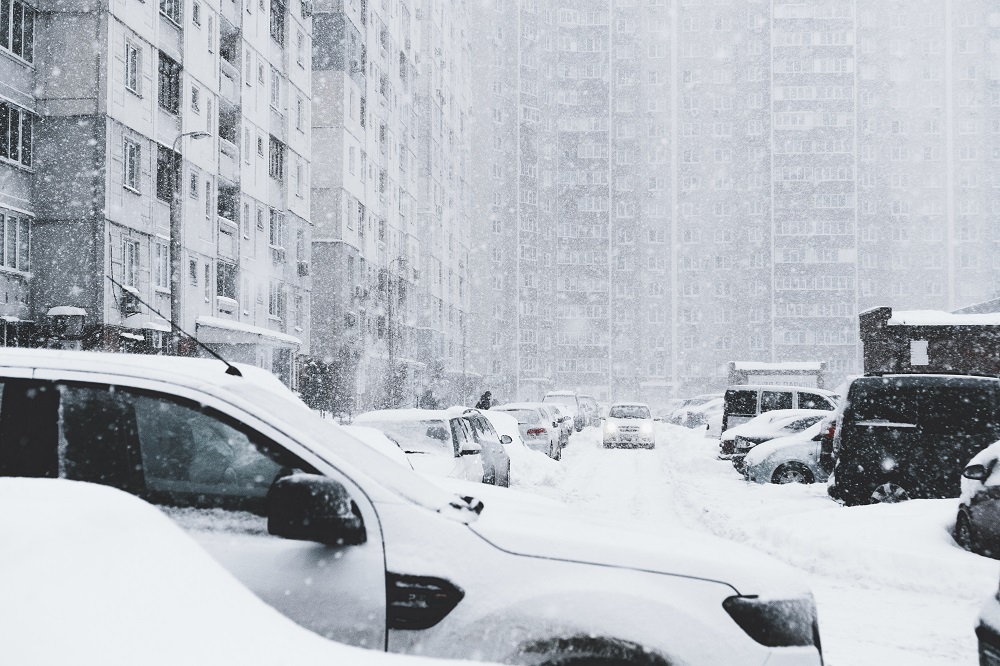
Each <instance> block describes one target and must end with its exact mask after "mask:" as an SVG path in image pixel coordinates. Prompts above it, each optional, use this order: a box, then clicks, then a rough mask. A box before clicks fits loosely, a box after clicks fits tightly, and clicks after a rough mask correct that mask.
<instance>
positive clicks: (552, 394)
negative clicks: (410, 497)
mask: <svg viewBox="0 0 1000 666" xmlns="http://www.w3.org/2000/svg"><path fill="white" fill-rule="evenodd" d="M542 402H544V403H546V404H552V403H555V404H557V405H562V406H563V407H565V408H566V409H567V410H569V413H570V415H571V416H572V417H573V427H574V428H575V429H576V431H577V432H580V431H581V430H583V428H584V426H585V425H587V414H586V409H587V408H586V407H585V406H583V407H581V405H580V400H579V398H578V397H577V395H576V393H574V392H573V391H549V392H548V393H546V394H545V397H543V398H542Z"/></svg>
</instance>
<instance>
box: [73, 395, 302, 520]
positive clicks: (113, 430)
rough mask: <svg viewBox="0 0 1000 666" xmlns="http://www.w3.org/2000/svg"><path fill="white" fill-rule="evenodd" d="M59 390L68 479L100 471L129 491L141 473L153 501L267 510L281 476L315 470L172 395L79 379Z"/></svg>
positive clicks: (220, 416)
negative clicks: (102, 384) (273, 488)
mask: <svg viewBox="0 0 1000 666" xmlns="http://www.w3.org/2000/svg"><path fill="white" fill-rule="evenodd" d="M59 393H60V403H61V410H60V416H61V418H60V426H61V432H60V439H61V447H60V450H61V451H62V452H63V456H62V457H63V460H62V461H61V464H62V465H63V466H64V468H65V472H66V474H65V475H66V477H67V478H93V477H94V476H95V475H102V474H103V475H104V479H103V481H101V482H104V483H108V484H109V485H115V486H117V487H123V488H126V489H127V488H128V487H131V488H136V486H137V484H138V483H139V481H138V480H137V477H139V476H141V486H142V487H141V490H140V492H139V493H138V494H140V495H142V496H143V497H144V498H146V499H147V500H149V501H151V502H154V503H158V504H165V505H169V506H180V507H196V508H222V509H232V510H241V511H250V512H252V513H256V514H258V515H265V513H266V502H265V500H266V497H267V493H268V491H269V490H270V488H271V486H272V484H273V483H274V482H275V481H276V480H277V479H279V478H282V477H284V476H288V475H290V474H293V473H295V472H301V471H309V472H312V473H315V470H314V469H312V468H311V467H310V466H309V465H307V464H306V463H304V462H303V461H301V460H300V459H298V458H297V457H296V456H293V455H292V454H290V453H288V452H287V451H285V450H284V449H283V448H281V447H280V446H278V445H276V444H274V443H272V442H270V441H268V440H266V439H264V438H263V437H262V436H260V435H259V434H257V433H253V432H252V431H249V430H246V429H244V428H243V427H241V425H240V424H238V423H236V422H235V421H234V420H232V419H230V418H228V417H226V416H224V415H223V414H221V413H218V412H215V411H214V410H209V409H207V408H204V407H202V406H200V405H197V404H195V403H193V402H188V401H185V400H182V399H179V398H176V397H174V396H166V395H162V394H157V393H152V392H145V391H137V390H133V389H127V388H122V387H116V386H94V385H76V384H62V385H59ZM82 452H86V453H82ZM130 475H131V476H130Z"/></svg>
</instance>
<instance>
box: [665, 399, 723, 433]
mask: <svg viewBox="0 0 1000 666" xmlns="http://www.w3.org/2000/svg"><path fill="white" fill-rule="evenodd" d="M721 404H722V394H721V393H706V394H704V395H697V396H695V397H693V398H688V399H687V400H685V401H684V404H682V405H681V406H680V407H678V408H677V409H676V410H674V413H673V414H671V415H670V423H673V424H676V425H680V426H684V427H685V428H696V427H698V426H704V425H705V423H706V421H707V418H706V416H705V410H706V409H709V410H711V409H715V408H717V406H718V405H721Z"/></svg>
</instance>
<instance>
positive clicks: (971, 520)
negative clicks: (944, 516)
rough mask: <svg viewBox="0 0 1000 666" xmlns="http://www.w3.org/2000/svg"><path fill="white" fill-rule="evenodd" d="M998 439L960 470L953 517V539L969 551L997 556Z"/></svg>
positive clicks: (999, 547)
mask: <svg viewBox="0 0 1000 666" xmlns="http://www.w3.org/2000/svg"><path fill="white" fill-rule="evenodd" d="M998 460H1000V442H994V443H993V444H991V445H989V446H988V447H986V448H985V449H983V450H982V451H980V452H979V453H977V454H976V455H975V456H973V457H972V460H970V461H969V463H968V464H967V465H966V466H965V469H964V470H962V481H961V487H962V494H961V495H960V497H959V501H958V515H957V516H956V517H955V541H956V542H957V543H958V545H960V546H962V547H963V548H965V549H966V550H970V551H972V552H973V553H978V554H980V555H985V556H987V557H994V558H1000V465H998V464H997V461H998Z"/></svg>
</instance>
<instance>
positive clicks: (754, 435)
mask: <svg viewBox="0 0 1000 666" xmlns="http://www.w3.org/2000/svg"><path fill="white" fill-rule="evenodd" d="M829 415H830V412H824V413H822V414H811V415H805V416H795V417H791V418H787V419H781V420H779V421H775V422H774V423H772V424H770V425H771V426H772V429H768V430H766V431H764V430H761V431H751V432H746V433H743V434H741V435H736V440H735V442H733V443H734V445H735V450H734V451H733V457H732V461H733V467H735V468H736V471H738V472H739V473H741V474H742V473H743V460H744V458H746V455H747V453H749V452H750V451H751V450H753V449H754V448H756V447H757V446H758V445H760V444H763V443H764V442H769V441H771V440H772V439H777V438H778V437H787V436H788V435H793V434H795V433H797V432H802V431H803V430H805V429H806V428H809V427H810V426H813V425H815V424H817V423H819V422H820V421H821V420H823V419H825V418H827V417H828V416H829ZM817 455H818V454H817Z"/></svg>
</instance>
